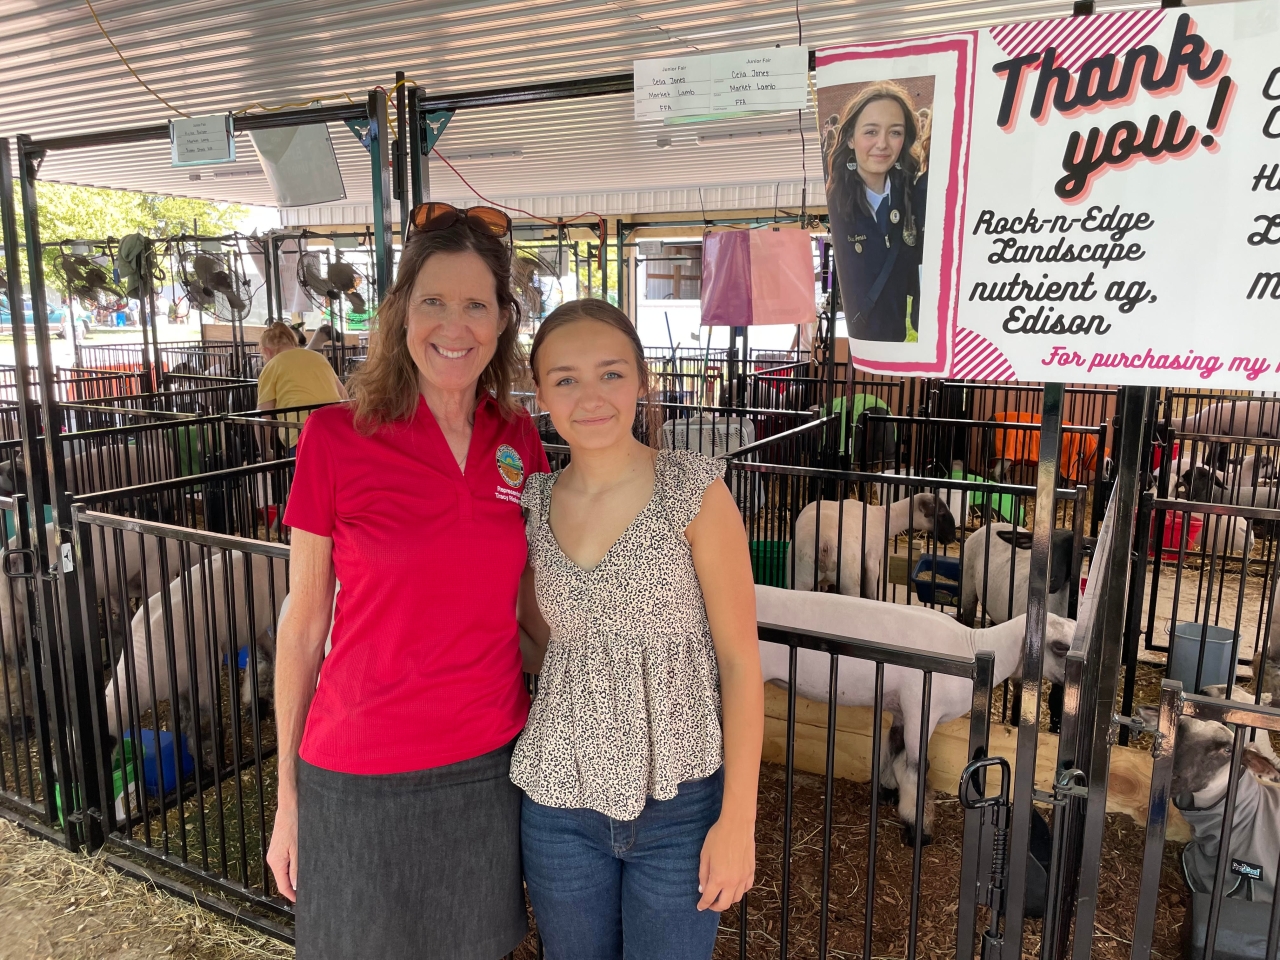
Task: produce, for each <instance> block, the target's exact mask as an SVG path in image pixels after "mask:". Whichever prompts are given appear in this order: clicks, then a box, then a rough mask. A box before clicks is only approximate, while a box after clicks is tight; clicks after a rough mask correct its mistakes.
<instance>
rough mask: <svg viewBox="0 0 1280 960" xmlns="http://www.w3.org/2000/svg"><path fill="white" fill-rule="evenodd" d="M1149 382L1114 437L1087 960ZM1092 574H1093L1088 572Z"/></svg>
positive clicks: (1087, 880)
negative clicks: (1111, 534)
mask: <svg viewBox="0 0 1280 960" xmlns="http://www.w3.org/2000/svg"><path fill="white" fill-rule="evenodd" d="M1153 392H1154V391H1153V390H1152V389H1151V388H1150V387H1124V388H1123V390H1122V393H1121V399H1120V405H1121V412H1120V429H1119V430H1118V431H1117V432H1118V434H1119V436H1118V438H1117V439H1118V443H1117V448H1118V453H1119V457H1118V459H1117V471H1116V473H1117V476H1116V485H1115V489H1114V490H1113V491H1112V494H1111V496H1112V497H1113V498H1115V501H1116V503H1115V505H1116V512H1115V530H1114V537H1115V539H1114V541H1113V542H1112V547H1111V558H1110V562H1109V563H1108V565H1107V570H1106V571H1105V572H1104V573H1103V576H1105V577H1106V583H1107V590H1106V593H1105V594H1104V596H1103V597H1102V604H1103V606H1102V608H1101V610H1100V614H1101V616H1102V632H1101V634H1100V637H1099V639H1100V640H1101V641H1102V642H1101V644H1100V647H1101V650H1100V652H1099V656H1100V661H1099V665H1098V688H1097V694H1096V699H1095V703H1094V705H1093V740H1092V748H1091V757H1090V760H1089V766H1088V767H1087V768H1086V769H1087V770H1088V773H1089V800H1088V807H1087V809H1086V812H1085V822H1084V840H1083V842H1082V856H1081V858H1080V862H1081V864H1082V866H1083V869H1082V870H1081V871H1080V886H1079V888H1078V891H1077V895H1076V927H1075V940H1074V943H1073V945H1072V956H1073V957H1074V958H1075V960H1088V958H1089V955H1090V952H1091V950H1092V948H1093V924H1094V915H1095V913H1096V911H1097V905H1098V873H1099V871H1100V869H1101V864H1100V862H1099V858H1100V857H1101V854H1102V839H1103V838H1102V834H1103V830H1104V829H1105V827H1106V813H1107V774H1108V772H1109V767H1110V763H1111V743H1112V724H1113V723H1114V720H1113V714H1114V711H1115V702H1116V687H1117V681H1118V674H1119V667H1120V653H1121V646H1122V643H1121V640H1122V636H1121V635H1122V634H1123V632H1124V622H1125V611H1126V586H1125V584H1126V579H1127V577H1128V575H1129V572H1130V561H1131V557H1132V546H1133V533H1134V511H1135V509H1136V507H1137V501H1138V486H1139V484H1138V480H1139V473H1140V466H1141V463H1140V458H1141V455H1142V436H1143V433H1144V430H1145V427H1146V422H1147V405H1148V404H1149V403H1150V401H1151V397H1152V394H1153ZM1090 576H1091V577H1092V576H1094V574H1092V573H1091V574H1090Z"/></svg>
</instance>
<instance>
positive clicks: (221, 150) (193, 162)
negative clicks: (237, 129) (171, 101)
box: [169, 113, 236, 167]
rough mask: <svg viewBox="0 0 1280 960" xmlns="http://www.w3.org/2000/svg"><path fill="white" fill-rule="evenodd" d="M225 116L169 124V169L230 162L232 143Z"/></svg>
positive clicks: (234, 157) (232, 137)
mask: <svg viewBox="0 0 1280 960" xmlns="http://www.w3.org/2000/svg"><path fill="white" fill-rule="evenodd" d="M232 133H233V130H232V119H231V114H229V113H220V114H217V115H215V116H209V117H184V118H183V119H181V120H170V121H169V141H170V143H171V144H172V147H173V166H175V167H199V166H204V165H205V164H208V163H234V162H235V159H236V141H235V138H234V136H232Z"/></svg>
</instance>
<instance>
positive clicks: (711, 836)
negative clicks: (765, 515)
mask: <svg viewBox="0 0 1280 960" xmlns="http://www.w3.org/2000/svg"><path fill="white" fill-rule="evenodd" d="M685 536H686V537H687V538H688V540H689V545H690V546H691V547H692V548H693V566H694V569H696V570H697V572H698V582H699V584H700V585H701V586H702V596H703V598H704V600H705V602H706V605H707V620H708V621H709V622H710V624H711V638H712V640H713V642H714V643H715V648H716V661H717V662H718V664H719V666H720V698H721V702H722V704H723V711H724V721H723V722H724V802H723V803H722V805H721V807H720V819H719V820H717V821H716V823H715V825H714V826H713V827H712V828H711V830H710V832H708V834H707V839H706V841H705V842H704V843H703V845H702V865H701V869H700V870H699V873H698V880H699V889H700V891H701V893H702V899H701V900H699V901H698V909H699V910H705V909H708V908H710V909H712V910H727V909H728V908H729V907H730V906H732V905H733V904H735V903H737V902H738V901H739V900H741V899H742V895H743V894H744V893H746V892H747V891H748V890H750V889H751V886H752V884H753V883H754V882H755V866H756V845H755V829H756V794H757V792H758V790H759V785H760V749H761V745H762V741H763V740H764V681H763V679H762V676H761V673H760V644H759V639H758V638H757V636H756V592H755V585H754V582H753V578H752V576H751V557H750V553H749V550H748V547H747V532H746V530H745V529H744V528H743V526H742V517H741V515H740V514H739V513H738V508H737V505H736V504H735V503H734V502H733V494H731V493H730V492H729V488H728V487H727V486H725V485H724V482H723V481H721V480H717V481H715V482H714V483H712V484H711V485H710V486H709V487H707V490H706V492H705V493H704V494H703V496H702V509H701V511H700V512H699V513H698V516H697V517H696V518H695V519H694V521H693V523H691V524H689V526H688V528H687V529H686V530H685Z"/></svg>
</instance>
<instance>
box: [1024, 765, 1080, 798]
mask: <svg viewBox="0 0 1280 960" xmlns="http://www.w3.org/2000/svg"><path fill="white" fill-rule="evenodd" d="M1088 779H1089V778H1088V777H1086V776H1085V773H1084V771H1083V770H1081V769H1079V768H1078V767H1071V768H1070V769H1067V770H1063V771H1062V772H1061V773H1060V774H1058V779H1057V780H1055V781H1054V784H1053V793H1046V792H1045V791H1043V790H1036V791H1034V792H1033V794H1032V797H1033V799H1035V800H1036V801H1038V802H1039V803H1051V804H1053V805H1054V806H1055V807H1063V806H1066V803H1067V801H1068V800H1070V799H1071V798H1072V797H1078V798H1079V799H1081V800H1087V799H1089V786H1088Z"/></svg>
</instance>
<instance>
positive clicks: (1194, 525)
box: [1147, 513, 1204, 563]
mask: <svg viewBox="0 0 1280 960" xmlns="http://www.w3.org/2000/svg"><path fill="white" fill-rule="evenodd" d="M1183 517H1187V518H1188V519H1189V522H1188V524H1187V550H1188V551H1192V550H1195V549H1196V548H1197V547H1198V546H1199V543H1200V529H1201V528H1202V527H1203V526H1204V517H1201V516H1196V515H1194V514H1185V513H1166V514H1165V515H1164V543H1163V544H1162V546H1163V550H1162V552H1161V557H1162V559H1164V560H1172V561H1174V562H1175V563H1176V562H1177V560H1178V548H1179V547H1180V546H1181V544H1182V518H1183ZM1155 528H1156V518H1155V517H1154V516H1153V517H1152V518H1151V539H1152V542H1151V544H1150V546H1148V548H1147V556H1148V557H1154V556H1155V555H1156V548H1155V543H1154V540H1155Z"/></svg>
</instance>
